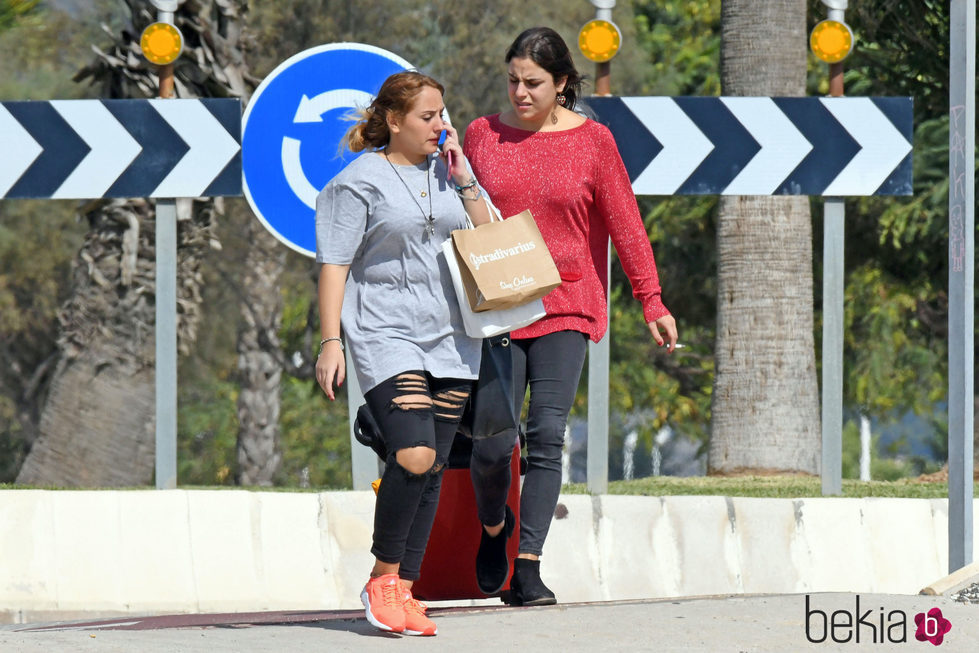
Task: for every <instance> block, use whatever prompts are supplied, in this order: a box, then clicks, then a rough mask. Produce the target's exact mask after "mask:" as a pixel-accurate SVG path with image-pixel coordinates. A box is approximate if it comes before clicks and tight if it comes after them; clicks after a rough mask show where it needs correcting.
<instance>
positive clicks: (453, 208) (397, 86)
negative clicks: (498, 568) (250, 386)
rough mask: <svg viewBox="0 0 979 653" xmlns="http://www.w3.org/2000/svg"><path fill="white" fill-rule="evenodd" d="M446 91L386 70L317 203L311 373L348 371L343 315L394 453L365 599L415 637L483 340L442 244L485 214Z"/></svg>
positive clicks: (373, 614) (333, 377) (324, 381)
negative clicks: (416, 594)
mask: <svg viewBox="0 0 979 653" xmlns="http://www.w3.org/2000/svg"><path fill="white" fill-rule="evenodd" d="M443 93H444V89H443V88H442V86H441V85H440V84H439V83H438V82H436V81H435V80H434V79H432V78H431V77H427V76H425V75H422V74H420V73H417V72H404V73H398V74H396V75H392V76H391V77H389V78H388V79H387V80H386V81H385V82H384V84H383V85H382V86H381V89H380V91H379V92H378V94H377V97H376V98H375V99H374V101H373V102H372V103H371V105H370V107H368V108H367V109H366V110H365V111H364V113H363V115H362V116H361V119H360V121H359V122H357V123H356V124H355V125H354V126H353V127H352V128H351V130H350V131H349V132H348V134H347V138H346V144H347V146H348V147H349V148H350V149H351V150H352V151H354V152H360V151H364V150H366V151H365V153H364V154H362V155H361V156H360V157H358V158H357V159H355V160H354V161H353V162H352V163H351V164H350V165H348V166H347V167H346V168H345V169H344V170H343V171H342V172H340V174H338V175H337V176H336V177H334V178H333V180H332V181H330V183H329V184H327V186H326V188H324V189H323V191H322V192H321V193H320V194H319V197H318V198H317V200H316V260H317V261H319V262H320V263H322V264H323V265H322V266H321V268H320V276H319V307H320V325H321V327H320V328H321V331H322V338H323V339H322V341H321V342H320V355H319V357H318V359H317V361H316V380H317V381H318V382H319V384H320V386H321V387H322V388H323V391H324V392H325V393H326V395H327V396H328V397H329V398H330V399H331V400H332V399H334V398H335V397H334V385H336V386H339V385H340V384H342V383H343V381H344V378H345V375H346V369H345V363H344V357H343V342H342V341H341V339H340V326H341V322H342V325H343V331H344V334H345V336H346V342H347V345H348V346H349V347H350V354H351V357H352V359H353V363H354V367H355V369H356V374H357V378H358V380H359V381H360V386H361V388H362V389H363V390H364V398H365V399H366V402H367V405H368V407H369V408H370V412H371V414H372V415H373V416H374V418H375V419H376V421H377V422H378V424H379V426H380V429H381V432H382V433H383V435H384V442H385V445H386V447H387V451H388V455H387V460H386V461H385V462H386V463H387V464H386V466H385V470H384V475H383V476H382V478H381V485H380V487H379V488H378V492H377V501H376V504H375V509H374V537H373V546H372V547H371V552H372V553H373V554H374V557H375V562H374V568H373V569H372V570H371V574H370V580H369V581H368V582H367V584H366V585H365V587H364V590H363V592H362V593H361V600H362V601H363V602H364V607H365V608H366V614H367V619H368V620H369V621H370V622H371V623H372V624H373V625H374V626H376V627H378V628H380V629H382V630H389V631H394V632H404V633H406V634H413V635H434V634H436V632H437V628H436V627H435V624H434V623H433V622H432V621H431V620H429V619H428V618H427V617H426V616H425V606H424V605H422V604H421V603H419V602H418V601H417V600H415V599H414V598H413V597H412V596H411V585H412V584H413V582H414V581H415V580H417V579H418V576H419V571H420V569H421V562H422V556H423V555H424V553H425V546H426V544H427V542H428V535H429V532H430V531H431V528H432V521H433V520H434V518H435V511H436V508H437V506H438V496H439V489H440V487H441V475H442V469H443V468H444V467H445V464H446V461H447V459H448V455H449V449H450V448H451V446H452V440H453V438H454V437H455V432H456V426H457V425H458V423H459V420H460V418H461V417H462V411H463V408H464V406H465V403H466V400H467V399H468V397H469V391H470V389H471V386H472V381H473V380H474V379H476V378H477V376H478V373H479V358H480V346H481V343H480V341H479V340H477V339H473V338H470V337H468V336H467V335H466V332H465V330H464V328H463V323H462V318H461V315H460V313H459V306H458V304H457V302H456V296H455V292H454V291H453V289H452V281H451V278H450V277H449V271H448V268H447V267H446V264H445V259H444V256H443V254H442V247H441V245H442V242H443V241H445V239H446V238H448V237H449V234H450V232H451V231H452V230H453V229H462V228H465V226H466V217H467V214H468V217H469V219H470V220H471V221H472V222H473V223H474V224H482V223H484V222H488V221H489V220H490V214H489V209H488V207H487V204H486V203H485V202H484V201H482V200H481V195H482V190H481V188H480V187H479V185H478V184H477V183H476V180H475V178H474V177H473V175H472V172H471V170H470V169H469V167H468V165H467V163H466V159H465V157H464V156H463V154H462V149H461V148H460V147H459V141H458V136H457V134H456V131H455V129H453V128H452V126H451V125H449V124H448V123H446V122H444V121H443V120H442V114H443V111H444V108H445V107H444V106H443V104H442V94H443ZM443 130H445V132H446V136H445V143H444V145H443V147H442V153H441V154H439V153H438V150H439V136H440V134H441V132H442V131H443Z"/></svg>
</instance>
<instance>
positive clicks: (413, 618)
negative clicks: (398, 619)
mask: <svg viewBox="0 0 979 653" xmlns="http://www.w3.org/2000/svg"><path fill="white" fill-rule="evenodd" d="M401 591H402V594H403V596H404V610H405V629H404V634H405V635H438V632H439V629H438V626H436V625H435V622H434V621H432V620H431V619H429V618H428V617H426V616H425V611H426V610H427V609H428V606H427V605H425V604H424V603H422V602H421V601H419V600H418V599H416V598H415V597H413V596H412V595H411V590H410V589H408V588H407V587H405V586H404V585H402V586H401Z"/></svg>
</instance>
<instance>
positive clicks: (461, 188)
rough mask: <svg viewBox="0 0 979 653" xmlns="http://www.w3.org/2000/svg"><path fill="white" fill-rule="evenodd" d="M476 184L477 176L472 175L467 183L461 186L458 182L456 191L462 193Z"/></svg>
mask: <svg viewBox="0 0 979 653" xmlns="http://www.w3.org/2000/svg"><path fill="white" fill-rule="evenodd" d="M475 185H476V178H475V177H471V178H470V179H469V181H468V182H466V184H464V185H463V186H459V185H458V184H456V192H457V193H461V192H462V191H464V190H468V189H470V188H472V187H473V186H475Z"/></svg>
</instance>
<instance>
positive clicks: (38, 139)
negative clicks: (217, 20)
mask: <svg viewBox="0 0 979 653" xmlns="http://www.w3.org/2000/svg"><path fill="white" fill-rule="evenodd" d="M0 151H2V152H3V155H2V156H0V198H14V197H24V198H28V197H29V198H50V199H95V198H99V197H211V196H217V195H241V101H240V100H238V99H199V100H169V99H168V100H162V99H158V100H52V101H50V102H0Z"/></svg>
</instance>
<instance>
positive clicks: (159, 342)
mask: <svg viewBox="0 0 979 653" xmlns="http://www.w3.org/2000/svg"><path fill="white" fill-rule="evenodd" d="M154 4H155V5H156V7H157V9H158V10H159V11H158V12H157V20H158V21H159V22H161V23H170V24H171V25H172V24H173V12H174V11H176V5H177V3H176V2H156V3H154ZM159 77H160V88H159V92H160V97H161V98H169V97H170V96H171V95H173V64H169V65H166V66H160V70H159ZM155 463H156V489H158V490H172V489H174V488H175V487H177V202H176V200H173V199H158V200H157V201H156V457H155Z"/></svg>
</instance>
